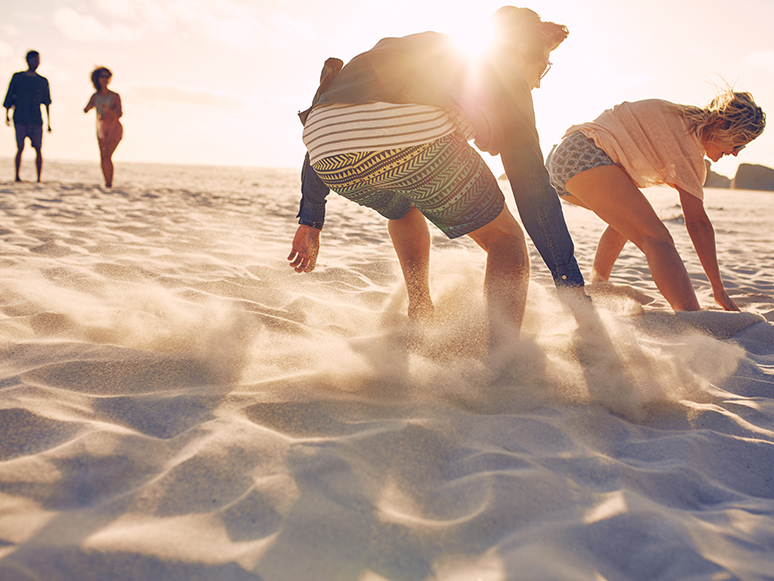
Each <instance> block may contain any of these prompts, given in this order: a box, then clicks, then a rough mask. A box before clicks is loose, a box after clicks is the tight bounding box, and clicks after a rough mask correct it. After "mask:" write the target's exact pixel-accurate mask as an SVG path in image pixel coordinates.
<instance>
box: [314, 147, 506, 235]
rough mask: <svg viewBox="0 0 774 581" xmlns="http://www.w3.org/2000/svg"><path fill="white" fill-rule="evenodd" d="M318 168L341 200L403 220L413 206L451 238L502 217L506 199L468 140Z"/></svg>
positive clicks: (340, 159) (350, 157)
mask: <svg viewBox="0 0 774 581" xmlns="http://www.w3.org/2000/svg"><path fill="white" fill-rule="evenodd" d="M312 167H313V168H314V171H315V173H317V175H318V176H320V179H321V180H322V181H323V182H325V184H326V185H327V186H328V187H329V188H330V189H332V190H333V191H334V192H336V193H337V194H339V195H341V196H344V197H345V198H347V199H349V200H352V201H353V202H357V203H358V204H360V205H361V206H367V207H369V208H372V209H374V210H376V211H377V212H379V213H380V214H381V215H382V216H384V217H385V218H388V219H390V220H398V219H400V218H402V217H403V216H405V215H406V214H407V213H408V211H409V210H410V209H411V206H412V204H413V205H414V206H415V207H416V208H417V209H418V210H419V211H420V212H422V214H424V215H425V217H427V219H428V220H430V221H431V222H432V223H433V224H435V225H436V226H438V228H440V229H441V231H442V232H443V233H444V234H446V236H447V237H449V238H457V237H459V236H463V235H464V234H470V233H471V232H473V231H474V230H478V229H479V228H481V227H482V226H486V225H487V224H489V222H491V221H492V220H494V219H495V218H497V216H499V215H500V212H502V210H503V206H504V205H505V197H504V196H503V193H502V191H501V190H500V187H499V186H498V185H497V179H496V178H495V177H494V175H493V174H492V172H491V170H490V169H489V167H488V166H487V165H486V163H484V160H483V159H481V156H480V155H479V154H478V153H477V152H476V150H475V149H473V148H472V147H471V146H470V145H469V144H468V143H467V142H466V141H465V139H464V138H463V137H461V136H459V135H455V134H451V135H447V136H446V137H442V138H440V139H437V140H435V141H431V142H430V143H424V144H422V145H416V146H413V147H403V148H400V149H389V150H384V151H361V152H356V153H343V154H341V155H333V156H330V157H325V158H323V159H321V160H319V161H317V162H315V163H314V164H313V165H312Z"/></svg>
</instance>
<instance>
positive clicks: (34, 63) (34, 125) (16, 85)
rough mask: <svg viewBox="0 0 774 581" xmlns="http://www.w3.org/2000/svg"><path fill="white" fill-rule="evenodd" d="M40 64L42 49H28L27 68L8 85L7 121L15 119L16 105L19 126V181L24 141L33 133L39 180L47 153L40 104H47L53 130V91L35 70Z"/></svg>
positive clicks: (6, 100)
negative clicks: (44, 154)
mask: <svg viewBox="0 0 774 581" xmlns="http://www.w3.org/2000/svg"><path fill="white" fill-rule="evenodd" d="M39 66H40V53H38V51H36V50H31V51H29V52H28V53H27V67H28V68H27V70H26V71H22V72H19V73H14V75H13V77H11V82H10V84H9V85H8V93H6V95H5V100H4V101H3V107H5V124H6V125H8V126H10V125H11V120H10V119H9V117H8V111H9V110H10V109H11V107H13V125H14V127H15V129H16V147H17V149H18V151H17V152H16V181H17V182H20V181H21V178H20V177H19V170H20V169H21V159H22V151H24V141H25V139H27V138H28V137H29V139H30V142H31V143H32V147H33V148H34V149H35V153H36V157H35V167H36V168H37V170H38V181H40V173H41V171H42V169H43V155H42V154H41V152H40V150H41V147H42V146H43V116H42V115H41V114H40V106H41V105H45V106H46V120H47V124H48V132H49V133H51V115H50V112H49V109H48V106H49V105H50V104H51V93H50V92H49V89H48V79H46V78H45V77H41V76H40V75H39V74H38V73H36V72H35V71H36V70H37V68H38V67H39Z"/></svg>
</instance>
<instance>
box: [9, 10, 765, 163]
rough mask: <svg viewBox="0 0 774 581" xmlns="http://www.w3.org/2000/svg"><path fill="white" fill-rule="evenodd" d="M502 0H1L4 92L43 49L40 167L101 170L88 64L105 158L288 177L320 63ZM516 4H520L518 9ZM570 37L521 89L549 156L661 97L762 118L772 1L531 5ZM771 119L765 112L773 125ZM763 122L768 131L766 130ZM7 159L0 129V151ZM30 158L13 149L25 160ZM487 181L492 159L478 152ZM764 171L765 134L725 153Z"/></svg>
mask: <svg viewBox="0 0 774 581" xmlns="http://www.w3.org/2000/svg"><path fill="white" fill-rule="evenodd" d="M501 5H502V3H501V2H492V1H490V0H476V1H475V2H470V1H467V2H460V1H458V0H391V1H390V2H384V1H383V0H379V1H375V0H326V1H325V2H320V1H319V0H24V1H20V0H16V1H11V0H0V84H2V85H3V93H4V92H5V89H6V87H7V83H8V81H9V80H10V78H11V75H12V74H13V73H14V72H16V71H20V70H24V69H26V63H25V61H24V55H25V54H26V52H27V51H28V50H30V49H34V50H38V51H39V52H40V53H41V65H40V68H39V69H38V72H39V73H40V74H41V75H43V76H45V77H46V78H48V80H49V82H50V85H51V95H52V100H53V103H52V105H51V124H52V128H53V132H52V133H50V134H45V136H44V143H43V154H44V157H45V158H46V159H60V160H95V162H96V161H97V160H98V150H97V141H96V137H95V128H94V125H95V120H94V112H93V111H92V112H90V113H89V114H84V113H83V108H84V106H85V105H86V102H87V101H88V100H89V97H90V96H91V94H92V93H93V87H92V86H91V82H90V79H89V76H90V74H91V71H92V70H93V69H94V67H95V66H99V65H101V66H107V67H108V68H110V69H111V70H112V71H113V79H112V82H111V85H110V87H111V89H112V90H114V91H116V92H118V93H120V94H121V99H122V102H123V107H124V117H123V119H122V121H123V124H124V139H123V141H122V142H121V144H120V145H119V147H118V150H117V151H116V154H115V156H114V160H115V161H116V162H117V163H118V164H120V163H121V162H122V161H124V162H158V163H188V164H206V165H237V166H251V167H291V168H295V167H300V164H301V161H302V158H303V154H304V146H303V144H302V142H301V131H302V127H301V123H300V122H299V120H298V117H297V115H296V114H297V112H298V111H299V110H303V109H306V108H307V107H308V106H309V104H310V101H311V99H312V96H313V95H314V92H315V90H316V88H317V84H318V81H319V74H320V70H321V68H322V64H323V62H324V61H325V59H326V58H328V57H330V56H336V57H339V58H341V59H343V60H344V61H345V62H346V61H347V60H349V59H350V58H352V57H353V56H355V55H357V54H358V53H360V52H363V51H365V50H367V49H369V48H370V47H372V46H373V45H374V44H375V43H376V42H377V41H378V40H379V39H380V38H384V37H387V36H404V35H407V34H412V33H416V32H423V31H426V30H435V31H438V32H444V33H448V34H453V35H455V36H457V37H458V38H460V39H462V40H464V39H467V40H472V39H475V38H476V35H475V34H474V31H476V30H480V28H481V25H482V23H484V22H485V21H486V19H488V18H489V16H490V15H491V14H492V13H493V12H494V11H495V10H496V9H497V8H498V7H500V6H501ZM516 5H521V4H516ZM527 6H528V7H529V8H532V9H533V10H535V11H536V12H538V14H540V15H541V16H542V17H543V19H544V20H551V21H554V22H559V23H562V24H565V25H566V26H567V27H568V28H569V30H570V35H569V37H568V39H567V40H566V41H565V42H564V43H563V44H562V45H561V46H560V47H559V48H558V49H557V50H556V51H554V52H553V53H552V56H551V61H552V62H553V63H554V65H553V68H552V69H551V71H550V72H549V73H548V75H547V76H546V77H545V79H544V80H543V84H542V87H541V88H540V89H537V90H535V91H534V92H533V98H534V102H535V112H536V116H537V126H538V131H539V133H540V136H541V144H542V146H543V149H544V152H545V153H548V151H549V150H550V148H551V146H552V144H554V143H556V142H557V141H558V140H559V139H560V138H561V136H562V134H563V133H564V131H565V129H567V127H569V126H570V125H573V124H576V123H581V122H584V121H590V120H592V119H594V118H595V117H596V116H597V115H599V113H601V112H602V111H603V110H605V109H607V108H609V107H611V106H613V105H615V104H617V103H620V102H621V101H634V100H637V99H646V98H661V99H667V100H670V101H674V102H679V103H685V104H690V105H699V106H704V105H705V104H706V103H707V102H708V101H709V100H710V99H711V98H712V97H713V95H714V94H715V91H716V90H717V87H723V86H725V84H726V83H728V84H731V85H733V86H734V87H735V88H736V89H737V90H744V91H749V92H751V93H752V94H753V96H754V97H755V100H756V102H757V103H758V104H759V105H760V106H761V107H762V108H763V109H764V111H768V112H770V113H771V114H772V115H774V41H772V40H771V39H772V34H771V26H772V25H771V23H772V22H774V0H736V1H735V2H728V0H705V1H703V2H702V1H700V0H649V1H648V2H632V1H630V0H532V1H531V2H530V3H529V4H527ZM773 119H774V117H773ZM772 123H774V121H772ZM15 153H16V146H15V140H14V132H13V128H12V127H6V126H5V125H0V157H12V156H13V155H15ZM33 155H34V154H33V151H32V150H31V149H29V148H28V149H27V150H25V156H26V157H25V159H28V160H29V162H31V161H32V156H33ZM484 156H485V158H487V163H489V164H490V166H491V167H492V169H493V170H494V171H495V173H496V175H499V173H498V172H501V171H502V166H501V165H499V159H498V158H490V157H489V156H488V154H484ZM740 162H746V163H759V164H764V165H768V166H770V167H774V128H770V129H769V130H768V131H766V132H764V134H763V135H762V136H761V137H759V138H758V139H757V140H755V141H754V142H753V143H751V144H750V145H749V146H748V147H747V149H745V150H744V151H743V152H742V153H741V154H740V156H739V158H737V159H733V158H724V159H723V160H721V161H720V162H719V163H717V164H714V165H713V169H714V170H715V171H717V172H719V173H722V174H724V175H728V176H731V177H732V176H733V175H734V173H735V171H736V168H737V166H738V164H739V163H740Z"/></svg>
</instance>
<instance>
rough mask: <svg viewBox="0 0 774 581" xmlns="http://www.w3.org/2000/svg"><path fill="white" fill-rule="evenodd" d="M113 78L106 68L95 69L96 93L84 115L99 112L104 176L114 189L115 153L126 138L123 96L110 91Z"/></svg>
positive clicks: (98, 128)
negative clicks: (122, 122)
mask: <svg viewBox="0 0 774 581" xmlns="http://www.w3.org/2000/svg"><path fill="white" fill-rule="evenodd" d="M112 77H113V73H111V72H110V70H109V69H107V68H106V67H97V68H96V69H94V71H93V72H92V73H91V83H92V85H94V90H95V91H96V93H94V94H93V95H92V96H91V99H89V102H88V103H87V104H86V107H85V108H84V109H83V112H84V113H88V112H89V111H90V110H91V109H96V110H97V142H98V143H99V155H100V159H101V161H102V175H103V176H104V177H105V186H107V187H108V188H112V187H113V152H114V151H115V150H116V147H118V144H119V143H120V141H121V138H122V137H123V136H124V127H123V125H121V121H119V119H120V118H121V116H122V115H123V114H124V112H123V110H122V108H121V96H120V95H119V94H118V93H115V92H113V91H111V90H109V89H108V84H109V83H110V79H111V78H112Z"/></svg>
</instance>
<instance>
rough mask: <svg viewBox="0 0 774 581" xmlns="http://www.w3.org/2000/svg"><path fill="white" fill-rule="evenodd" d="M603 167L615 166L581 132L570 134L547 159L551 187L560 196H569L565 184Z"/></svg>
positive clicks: (556, 146) (591, 140) (592, 141)
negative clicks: (577, 176)
mask: <svg viewBox="0 0 774 581" xmlns="http://www.w3.org/2000/svg"><path fill="white" fill-rule="evenodd" d="M601 165H615V163H614V162H613V160H612V159H610V157H609V156H608V155H607V154H606V153H605V152H604V151H602V150H601V149H600V148H599V147H597V144H596V143H594V140H593V139H590V138H588V137H586V136H585V135H584V134H583V133H581V132H580V131H576V132H575V133H570V134H569V135H568V136H567V137H565V138H564V139H562V141H561V142H560V143H559V145H555V146H554V148H553V149H552V150H551V153H549V154H548V158H546V168H547V169H548V173H549V174H550V175H551V185H553V186H554V187H555V188H556V193H557V194H559V195H560V196H568V195H570V192H568V191H567V190H565V189H564V184H566V183H567V180H569V179H570V178H571V177H573V176H576V175H578V174H579V173H581V172H582V171H586V170H587V169H591V168H593V167H599V166H601Z"/></svg>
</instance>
